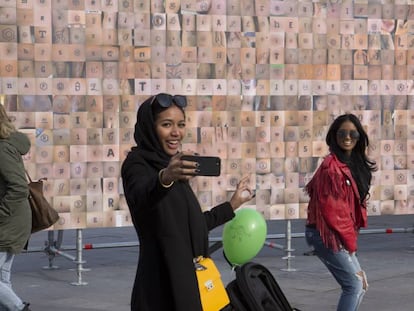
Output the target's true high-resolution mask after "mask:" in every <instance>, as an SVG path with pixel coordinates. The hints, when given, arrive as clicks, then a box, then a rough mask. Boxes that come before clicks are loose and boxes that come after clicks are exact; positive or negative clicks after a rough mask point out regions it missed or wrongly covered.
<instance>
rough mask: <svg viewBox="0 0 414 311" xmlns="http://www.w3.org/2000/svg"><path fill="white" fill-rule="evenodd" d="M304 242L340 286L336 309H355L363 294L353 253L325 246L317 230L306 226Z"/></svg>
mask: <svg viewBox="0 0 414 311" xmlns="http://www.w3.org/2000/svg"><path fill="white" fill-rule="evenodd" d="M305 236H306V242H307V243H308V244H309V246H311V247H313V248H314V251H315V255H316V256H318V258H319V259H320V260H321V261H322V262H323V263H324V264H325V266H326V267H327V268H328V270H329V271H330V272H331V273H332V275H333V277H334V278H335V279H336V281H337V282H338V283H339V285H340V286H341V288H342V294H341V297H340V299H339V302H338V307H337V311H356V310H358V307H359V305H360V304H361V301H362V298H363V296H364V294H365V290H364V289H363V283H362V277H361V276H359V275H358V274H357V273H358V272H360V271H361V267H360V265H359V262H358V258H357V257H356V255H355V253H353V254H350V253H349V252H348V251H346V250H345V249H341V250H340V251H338V252H333V251H332V250H331V249H328V248H326V247H325V245H324V244H323V242H322V238H321V236H320V234H319V231H318V230H317V229H314V228H308V227H307V228H306V231H305Z"/></svg>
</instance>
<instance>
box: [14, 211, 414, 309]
mask: <svg viewBox="0 0 414 311" xmlns="http://www.w3.org/2000/svg"><path fill="white" fill-rule="evenodd" d="M369 223H370V227H369V229H385V228H394V229H396V228H398V229H407V230H406V231H407V232H401V233H400V232H393V233H391V234H386V233H375V234H372V233H371V234H368V233H367V234H362V235H361V237H360V251H359V258H360V262H361V265H362V267H363V268H364V269H365V270H366V272H367V275H368V280H369V284H370V287H369V290H368V292H367V294H366V296H365V298H364V301H363V303H362V306H361V308H360V311H374V310H375V311H394V310H398V311H412V310H414V234H413V233H412V229H413V225H414V216H412V215H405V216H375V217H370V218H369ZM303 225H304V222H303V221H302V220H294V221H292V232H293V233H303V231H304V227H303ZM285 228H286V222H285V221H271V222H268V233H269V234H279V233H284V232H285ZM379 231H381V230H379ZM396 231H405V230H396ZM82 235H83V244H91V245H93V246H97V247H99V248H94V249H91V250H83V252H82V256H83V260H84V261H85V263H84V264H83V268H85V269H86V271H81V280H82V281H83V282H87V285H73V284H72V283H77V282H78V281H79V279H80V278H79V276H78V275H77V270H76V263H74V262H73V261H72V260H70V259H69V258H67V257H64V256H61V255H57V256H56V257H55V258H54V260H53V261H52V263H53V264H54V265H55V266H57V268H55V269H44V268H43V267H45V266H46V267H49V260H48V256H47V255H46V254H45V253H44V252H41V251H37V250H40V249H42V248H43V247H44V244H45V241H46V240H47V239H48V234H47V233H46V232H40V233H37V234H35V235H34V236H33V237H32V240H31V243H30V246H29V250H32V251H29V252H28V253H23V254H21V255H18V256H17V257H16V259H15V263H14V267H13V273H12V282H13V286H14V289H15V291H16V292H17V293H18V294H19V295H20V296H21V297H22V299H24V300H25V301H28V302H30V303H31V307H32V310H33V311H49V310H60V311H92V310H95V311H96V310H101V311H106V310H108V311H127V310H129V300H130V292H131V287H132V283H133V279H134V277H135V269H136V264H137V258H138V250H137V247H136V246H131V247H112V246H117V245H123V244H128V243H130V242H132V244H134V242H136V236H135V232H134V230H133V228H102V229H85V230H82ZM211 236H212V237H220V236H221V228H218V229H216V230H214V231H213V232H212V233H211ZM271 242H273V243H276V244H282V245H284V244H285V239H277V240H272V241H271ZM104 243H105V244H104ZM75 244H76V231H75V230H66V231H64V232H63V243H62V245H63V248H64V253H65V254H68V255H69V256H68V257H76V251H75V250H74V249H73V248H74V246H75ZM104 245H108V246H110V247H102V248H101V246H104ZM292 248H294V249H295V251H294V252H293V255H294V257H293V258H291V260H290V264H289V267H290V268H291V269H290V270H293V269H296V271H284V270H286V268H287V267H288V262H287V261H286V259H283V257H284V256H285V255H286V253H285V252H284V251H283V250H282V249H278V248H271V247H266V246H265V247H264V248H263V249H262V251H261V252H260V253H259V254H258V256H257V257H256V258H255V259H254V261H256V262H259V263H262V264H264V265H265V266H266V267H268V268H269V269H270V270H271V271H272V273H273V275H274V276H275V278H276V279H277V280H278V282H279V285H280V286H281V288H282V289H283V290H284V292H285V295H286V296H287V297H288V300H289V301H290V302H291V304H292V306H294V307H296V308H299V309H301V310H303V311H314V310H320V311H331V310H335V306H336V302H337V299H338V297H339V293H340V290H339V287H338V285H337V283H336V282H335V280H334V279H333V278H332V276H331V275H330V274H329V273H328V271H327V270H326V268H325V267H324V266H323V265H322V263H321V262H320V261H319V260H318V259H317V258H316V257H315V256H305V255H304V253H305V252H307V251H308V250H309V248H308V247H307V245H306V243H305V241H304V238H303V237H296V238H293V240H292ZM35 250H36V251H35ZM213 258H214V259H215V261H216V263H217V265H218V267H219V269H220V271H221V273H222V278H223V280H224V282H225V283H227V282H229V281H230V280H232V279H234V273H233V272H232V271H231V269H230V267H229V266H228V264H227V263H226V262H225V260H224V258H223V256H222V249H219V250H218V251H216V252H214V253H213ZM160 298H161V297H160ZM161 299H162V298H161Z"/></svg>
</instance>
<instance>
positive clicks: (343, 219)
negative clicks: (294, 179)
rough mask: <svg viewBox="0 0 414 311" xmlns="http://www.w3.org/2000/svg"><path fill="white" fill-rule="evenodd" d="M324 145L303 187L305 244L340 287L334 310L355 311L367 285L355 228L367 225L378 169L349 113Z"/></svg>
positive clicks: (339, 120)
mask: <svg viewBox="0 0 414 311" xmlns="http://www.w3.org/2000/svg"><path fill="white" fill-rule="evenodd" d="M326 143H327V145H328V146H329V150H330V154H329V155H328V156H327V157H326V158H325V159H324V160H323V162H322V163H321V165H320V167H319V168H318V170H317V171H316V172H315V174H314V176H313V178H312V180H311V181H310V182H309V183H308V184H307V185H306V191H307V193H308V194H309V196H310V201H309V205H308V218H307V223H306V240H307V242H308V244H309V245H310V246H312V247H313V248H314V251H315V254H316V255H317V256H318V257H319V259H320V260H321V261H322V262H323V263H324V264H325V265H326V267H327V268H328V269H329V271H330V272H331V273H332V275H333V276H334V278H335V279H336V281H337V282H338V283H339V284H340V285H341V288H342V294H341V297H340V299H339V303H338V307H337V310H338V311H355V310H358V307H359V305H360V303H361V301H362V297H363V295H364V293H365V291H366V290H367V286H368V284H367V279H366V275H365V273H364V271H363V270H362V269H361V267H360V265H359V262H358V258H357V257H356V251H357V248H358V246H357V238H358V232H359V229H360V228H361V227H366V225H367V211H366V200H367V198H368V197H369V188H370V183H371V177H372V171H374V170H375V169H376V166H375V162H373V161H370V160H369V159H368V158H367V156H366V149H367V147H368V144H369V141H368V136H367V134H366V132H365V130H364V129H363V127H362V125H361V123H360V121H359V120H358V118H357V117H356V116H355V115H353V114H344V115H341V116H339V117H338V118H336V119H335V121H334V122H333V123H332V125H331V126H330V128H329V130H328V134H327V135H326Z"/></svg>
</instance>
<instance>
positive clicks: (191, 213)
mask: <svg viewBox="0 0 414 311" xmlns="http://www.w3.org/2000/svg"><path fill="white" fill-rule="evenodd" d="M152 105H158V107H155V110H156V113H158V112H159V111H163V110H166V109H168V108H161V107H160V106H159V104H158V102H157V100H156V99H155V100H153V97H150V98H148V99H147V100H145V101H144V102H143V103H142V104H141V106H140V107H139V109H138V112H137V122H136V124H135V132H134V139H135V142H136V143H137V146H136V147H133V148H132V150H131V153H135V154H136V155H137V156H138V157H142V158H144V159H145V161H146V162H147V163H149V164H150V165H151V166H153V167H154V168H155V169H156V170H160V169H163V168H165V167H167V166H168V163H169V161H170V159H171V156H170V155H168V154H167V153H166V152H165V151H164V150H163V148H162V146H161V144H160V142H159V139H158V136H157V133H156V128H155V114H154V111H153V109H154V107H152ZM177 107H178V106H177ZM178 108H180V109H181V110H182V111H183V112H184V110H183V108H181V107H178ZM170 191H174V192H175V193H178V195H179V197H180V198H181V200H184V201H185V202H187V203H186V204H185V205H186V206H188V207H189V208H188V217H189V219H190V220H191V221H190V223H189V224H188V226H189V230H190V235H191V244H192V249H193V253H194V256H198V255H203V256H207V255H208V229H207V226H206V223H205V219H204V216H203V213H202V212H201V207H200V204H199V202H198V200H197V197H196V196H195V194H194V192H193V190H192V189H191V187H190V185H189V183H188V182H183V181H180V182H176V183H175V184H174V187H172V188H171V190H170ZM171 204H172V205H174V204H176V203H175V202H171ZM168 248H169V247H168Z"/></svg>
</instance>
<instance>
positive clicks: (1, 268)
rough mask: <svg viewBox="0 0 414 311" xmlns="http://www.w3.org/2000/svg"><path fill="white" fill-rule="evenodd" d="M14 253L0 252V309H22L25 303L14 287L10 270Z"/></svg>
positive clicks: (15, 310) (6, 310)
mask: <svg viewBox="0 0 414 311" xmlns="http://www.w3.org/2000/svg"><path fill="white" fill-rule="evenodd" d="M13 259H14V254H11V253H7V252H0V310H2V311H3V310H4V311H20V310H23V308H24V303H23V302H22V300H21V299H20V298H19V297H18V296H17V295H16V293H15V292H14V291H13V289H12V285H11V282H10V272H11V266H12V263H13Z"/></svg>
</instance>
